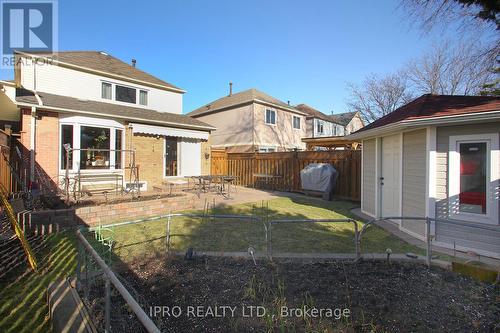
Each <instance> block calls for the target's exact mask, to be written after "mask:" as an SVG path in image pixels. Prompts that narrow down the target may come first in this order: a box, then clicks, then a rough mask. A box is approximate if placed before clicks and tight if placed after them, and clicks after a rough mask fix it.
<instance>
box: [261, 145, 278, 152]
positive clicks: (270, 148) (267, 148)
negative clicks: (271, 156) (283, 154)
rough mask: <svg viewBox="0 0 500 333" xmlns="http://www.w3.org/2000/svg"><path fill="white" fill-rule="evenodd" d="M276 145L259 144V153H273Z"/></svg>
mask: <svg viewBox="0 0 500 333" xmlns="http://www.w3.org/2000/svg"><path fill="white" fill-rule="evenodd" d="M277 151H278V149H277V147H274V146H261V147H259V153H275V152H277Z"/></svg>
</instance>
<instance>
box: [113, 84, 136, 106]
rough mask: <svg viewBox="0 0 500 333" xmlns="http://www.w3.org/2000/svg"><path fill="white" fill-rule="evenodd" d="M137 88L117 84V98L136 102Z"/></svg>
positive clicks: (122, 100) (121, 100)
mask: <svg viewBox="0 0 500 333" xmlns="http://www.w3.org/2000/svg"><path fill="white" fill-rule="evenodd" d="M136 94H137V90H136V89H134V88H129V87H124V86H119V85H116V86H115V99H116V100H117V101H120V102H126V103H134V104H135V103H136V100H137V97H136Z"/></svg>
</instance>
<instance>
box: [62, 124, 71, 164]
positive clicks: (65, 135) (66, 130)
mask: <svg viewBox="0 0 500 333" xmlns="http://www.w3.org/2000/svg"><path fill="white" fill-rule="evenodd" d="M65 144H69V145H70V146H71V148H74V147H73V125H61V169H62V170H65V169H66V161H68V162H69V163H68V165H69V167H68V169H69V170H71V169H73V152H71V153H70V154H69V156H68V157H69V158H68V159H66V149H64V145H65Z"/></svg>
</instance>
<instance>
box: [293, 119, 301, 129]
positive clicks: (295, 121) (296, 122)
mask: <svg viewBox="0 0 500 333" xmlns="http://www.w3.org/2000/svg"><path fill="white" fill-rule="evenodd" d="M293 128H295V129H300V117H297V116H293Z"/></svg>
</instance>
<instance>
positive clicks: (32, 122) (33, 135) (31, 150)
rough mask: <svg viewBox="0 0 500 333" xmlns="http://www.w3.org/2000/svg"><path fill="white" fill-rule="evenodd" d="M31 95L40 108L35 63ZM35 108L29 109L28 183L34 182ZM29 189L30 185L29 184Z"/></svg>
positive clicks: (40, 101) (34, 64) (41, 103)
mask: <svg viewBox="0 0 500 333" xmlns="http://www.w3.org/2000/svg"><path fill="white" fill-rule="evenodd" d="M33 94H34V95H35V98H36V100H37V102H38V105H40V106H42V105H43V102H42V99H41V98H40V96H39V95H38V94H37V92H36V62H34V63H33ZM36 118H37V107H36V106H32V107H31V122H30V126H31V131H30V181H31V183H33V182H34V181H35V163H36V157H35V151H36V126H37V121H36ZM30 187H31V184H30Z"/></svg>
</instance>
